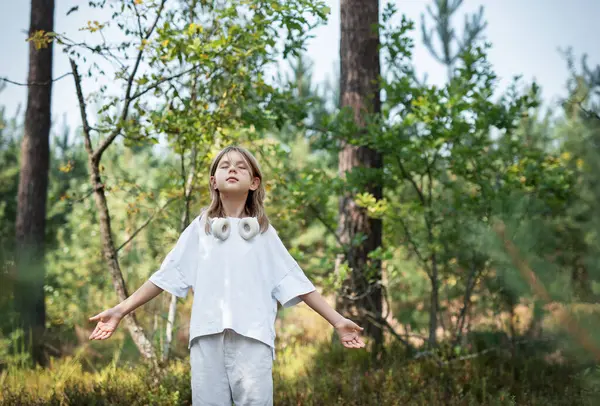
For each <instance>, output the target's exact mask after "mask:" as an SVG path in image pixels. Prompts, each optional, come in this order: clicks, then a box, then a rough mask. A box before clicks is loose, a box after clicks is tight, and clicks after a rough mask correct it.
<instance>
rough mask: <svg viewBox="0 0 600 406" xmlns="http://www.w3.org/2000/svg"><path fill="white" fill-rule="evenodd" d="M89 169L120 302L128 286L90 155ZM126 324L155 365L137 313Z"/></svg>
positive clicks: (106, 255) (104, 247)
mask: <svg viewBox="0 0 600 406" xmlns="http://www.w3.org/2000/svg"><path fill="white" fill-rule="evenodd" d="M89 169H90V181H91V183H92V185H93V188H94V200H95V202H96V208H97V209H98V217H99V222H100V235H101V236H102V253H103V255H104V259H105V260H106V263H107V265H108V271H109V272H110V276H111V279H112V282H113V287H114V289H115V292H116V293H117V298H118V300H119V302H122V301H124V300H125V299H127V297H129V294H128V292H127V286H126V285H125V280H124V279H123V273H122V272H121V267H120V266H119V261H118V257H117V250H116V248H115V243H114V241H113V237H112V230H111V226H110V214H109V211H108V204H107V202H106V196H105V194H104V185H103V184H102V180H101V178H100V169H99V163H98V162H96V161H94V159H93V158H92V156H91V155H90V157H89ZM123 321H124V322H125V326H126V327H127V330H128V331H129V334H131V338H132V339H133V342H134V343H135V345H136V346H137V348H138V350H139V351H140V353H141V354H142V356H143V357H144V358H146V359H148V360H150V361H151V362H152V363H153V364H154V365H155V366H156V365H157V364H156V362H157V359H156V353H155V351H154V348H153V347H152V343H151V342H150V341H149V340H148V338H147V337H146V335H145V334H144V330H143V329H142V327H141V326H140V324H139V322H138V320H137V317H136V316H135V313H134V312H132V313H129V314H128V315H127V316H125V318H124V319H123Z"/></svg>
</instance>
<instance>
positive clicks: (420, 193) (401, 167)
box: [396, 155, 426, 207]
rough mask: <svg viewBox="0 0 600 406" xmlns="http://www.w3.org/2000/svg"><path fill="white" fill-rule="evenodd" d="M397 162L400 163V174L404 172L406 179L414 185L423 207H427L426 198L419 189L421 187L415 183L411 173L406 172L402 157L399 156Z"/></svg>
mask: <svg viewBox="0 0 600 406" xmlns="http://www.w3.org/2000/svg"><path fill="white" fill-rule="evenodd" d="M396 160H397V161H398V167H399V168H400V172H402V176H404V179H406V180H408V181H409V182H410V183H411V184H412V186H413V188H414V189H415V191H416V192H417V194H418V195H419V200H420V201H421V204H422V205H423V207H425V206H426V203H425V197H424V196H423V192H422V191H421V189H419V186H418V185H417V183H416V182H415V180H414V178H413V177H412V176H410V175H409V173H408V172H407V171H406V169H405V168H404V165H403V164H402V160H401V159H400V157H399V156H398V155H396Z"/></svg>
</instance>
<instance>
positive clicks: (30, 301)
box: [14, 0, 54, 365]
mask: <svg viewBox="0 0 600 406" xmlns="http://www.w3.org/2000/svg"><path fill="white" fill-rule="evenodd" d="M39 30H43V31H45V32H51V31H53V30H54V0H32V2H31V21H30V25H29V36H30V37H31V36H32V35H33V34H34V33H35V32H37V31H39ZM27 82H28V83H29V87H28V92H27V111H26V112H25V131H24V136H23V142H22V144H21V172H20V179H19V191H18V208H17V218H16V253H15V254H16V257H15V258H16V278H15V292H14V293H15V309H16V311H17V312H18V314H19V316H20V322H21V323H22V326H23V328H24V330H25V334H26V338H27V339H28V340H29V339H31V344H32V356H33V360H34V362H37V363H39V364H42V365H44V364H45V357H44V355H43V354H44V352H43V350H42V345H43V339H42V335H43V334H44V331H45V324H46V307H45V304H44V278H45V269H44V237H45V228H46V198H47V191H48V165H49V160H50V147H49V138H50V121H51V116H50V115H51V111H50V109H51V105H50V101H51V96H52V43H49V44H47V46H44V47H42V48H40V49H36V46H35V44H34V42H33V41H30V42H29V75H28V78H27Z"/></svg>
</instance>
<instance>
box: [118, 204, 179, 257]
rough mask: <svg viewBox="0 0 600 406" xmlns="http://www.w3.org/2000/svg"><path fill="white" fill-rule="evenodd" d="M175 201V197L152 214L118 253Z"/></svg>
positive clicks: (120, 246)
mask: <svg viewBox="0 0 600 406" xmlns="http://www.w3.org/2000/svg"><path fill="white" fill-rule="evenodd" d="M175 200H177V198H176V197H174V198H172V199H169V200H168V201H167V202H166V203H165V204H164V205H163V206H162V207H161V208H160V209H158V210H155V211H154V213H152V215H151V216H150V217H148V218H147V219H146V221H144V223H143V224H142V225H141V226H140V227H139V228H138V229H137V230H135V231H134V232H133V234H131V236H129V238H128V239H127V240H125V242H123V244H121V245H119V247H118V248H117V250H116V252H119V251H121V249H122V248H123V247H125V246H126V245H127V244H129V243H130V242H131V240H133V239H134V238H135V236H136V235H138V234H139V233H140V231H142V230H143V229H144V228H146V226H147V225H148V224H150V222H151V221H152V219H153V218H154V216H156V215H157V214H158V213H160V212H162V211H163V210H164V209H165V208H166V207H167V206H168V205H170V204H171V203H172V202H174V201H175Z"/></svg>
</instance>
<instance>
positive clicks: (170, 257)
mask: <svg viewBox="0 0 600 406" xmlns="http://www.w3.org/2000/svg"><path fill="white" fill-rule="evenodd" d="M199 223H200V222H199V220H198V218H196V219H194V221H192V222H191V223H190V225H189V226H188V227H187V228H186V229H185V230H184V231H183V233H181V236H179V239H178V240H177V243H176V244H175V247H173V249H171V251H170V252H169V253H168V254H167V256H166V257H165V259H164V260H163V262H162V264H161V266H160V269H159V270H158V271H156V272H155V273H154V274H152V275H151V276H150V279H149V280H150V282H152V283H154V284H155V285H156V286H158V287H159V288H161V289H163V290H166V291H167V292H169V293H171V294H173V295H175V296H177V297H181V298H184V297H186V296H187V293H188V290H189V288H190V287H192V286H193V285H194V275H195V274H196V267H197V266H198V258H199V236H200V234H199V233H200V224H199Z"/></svg>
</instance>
